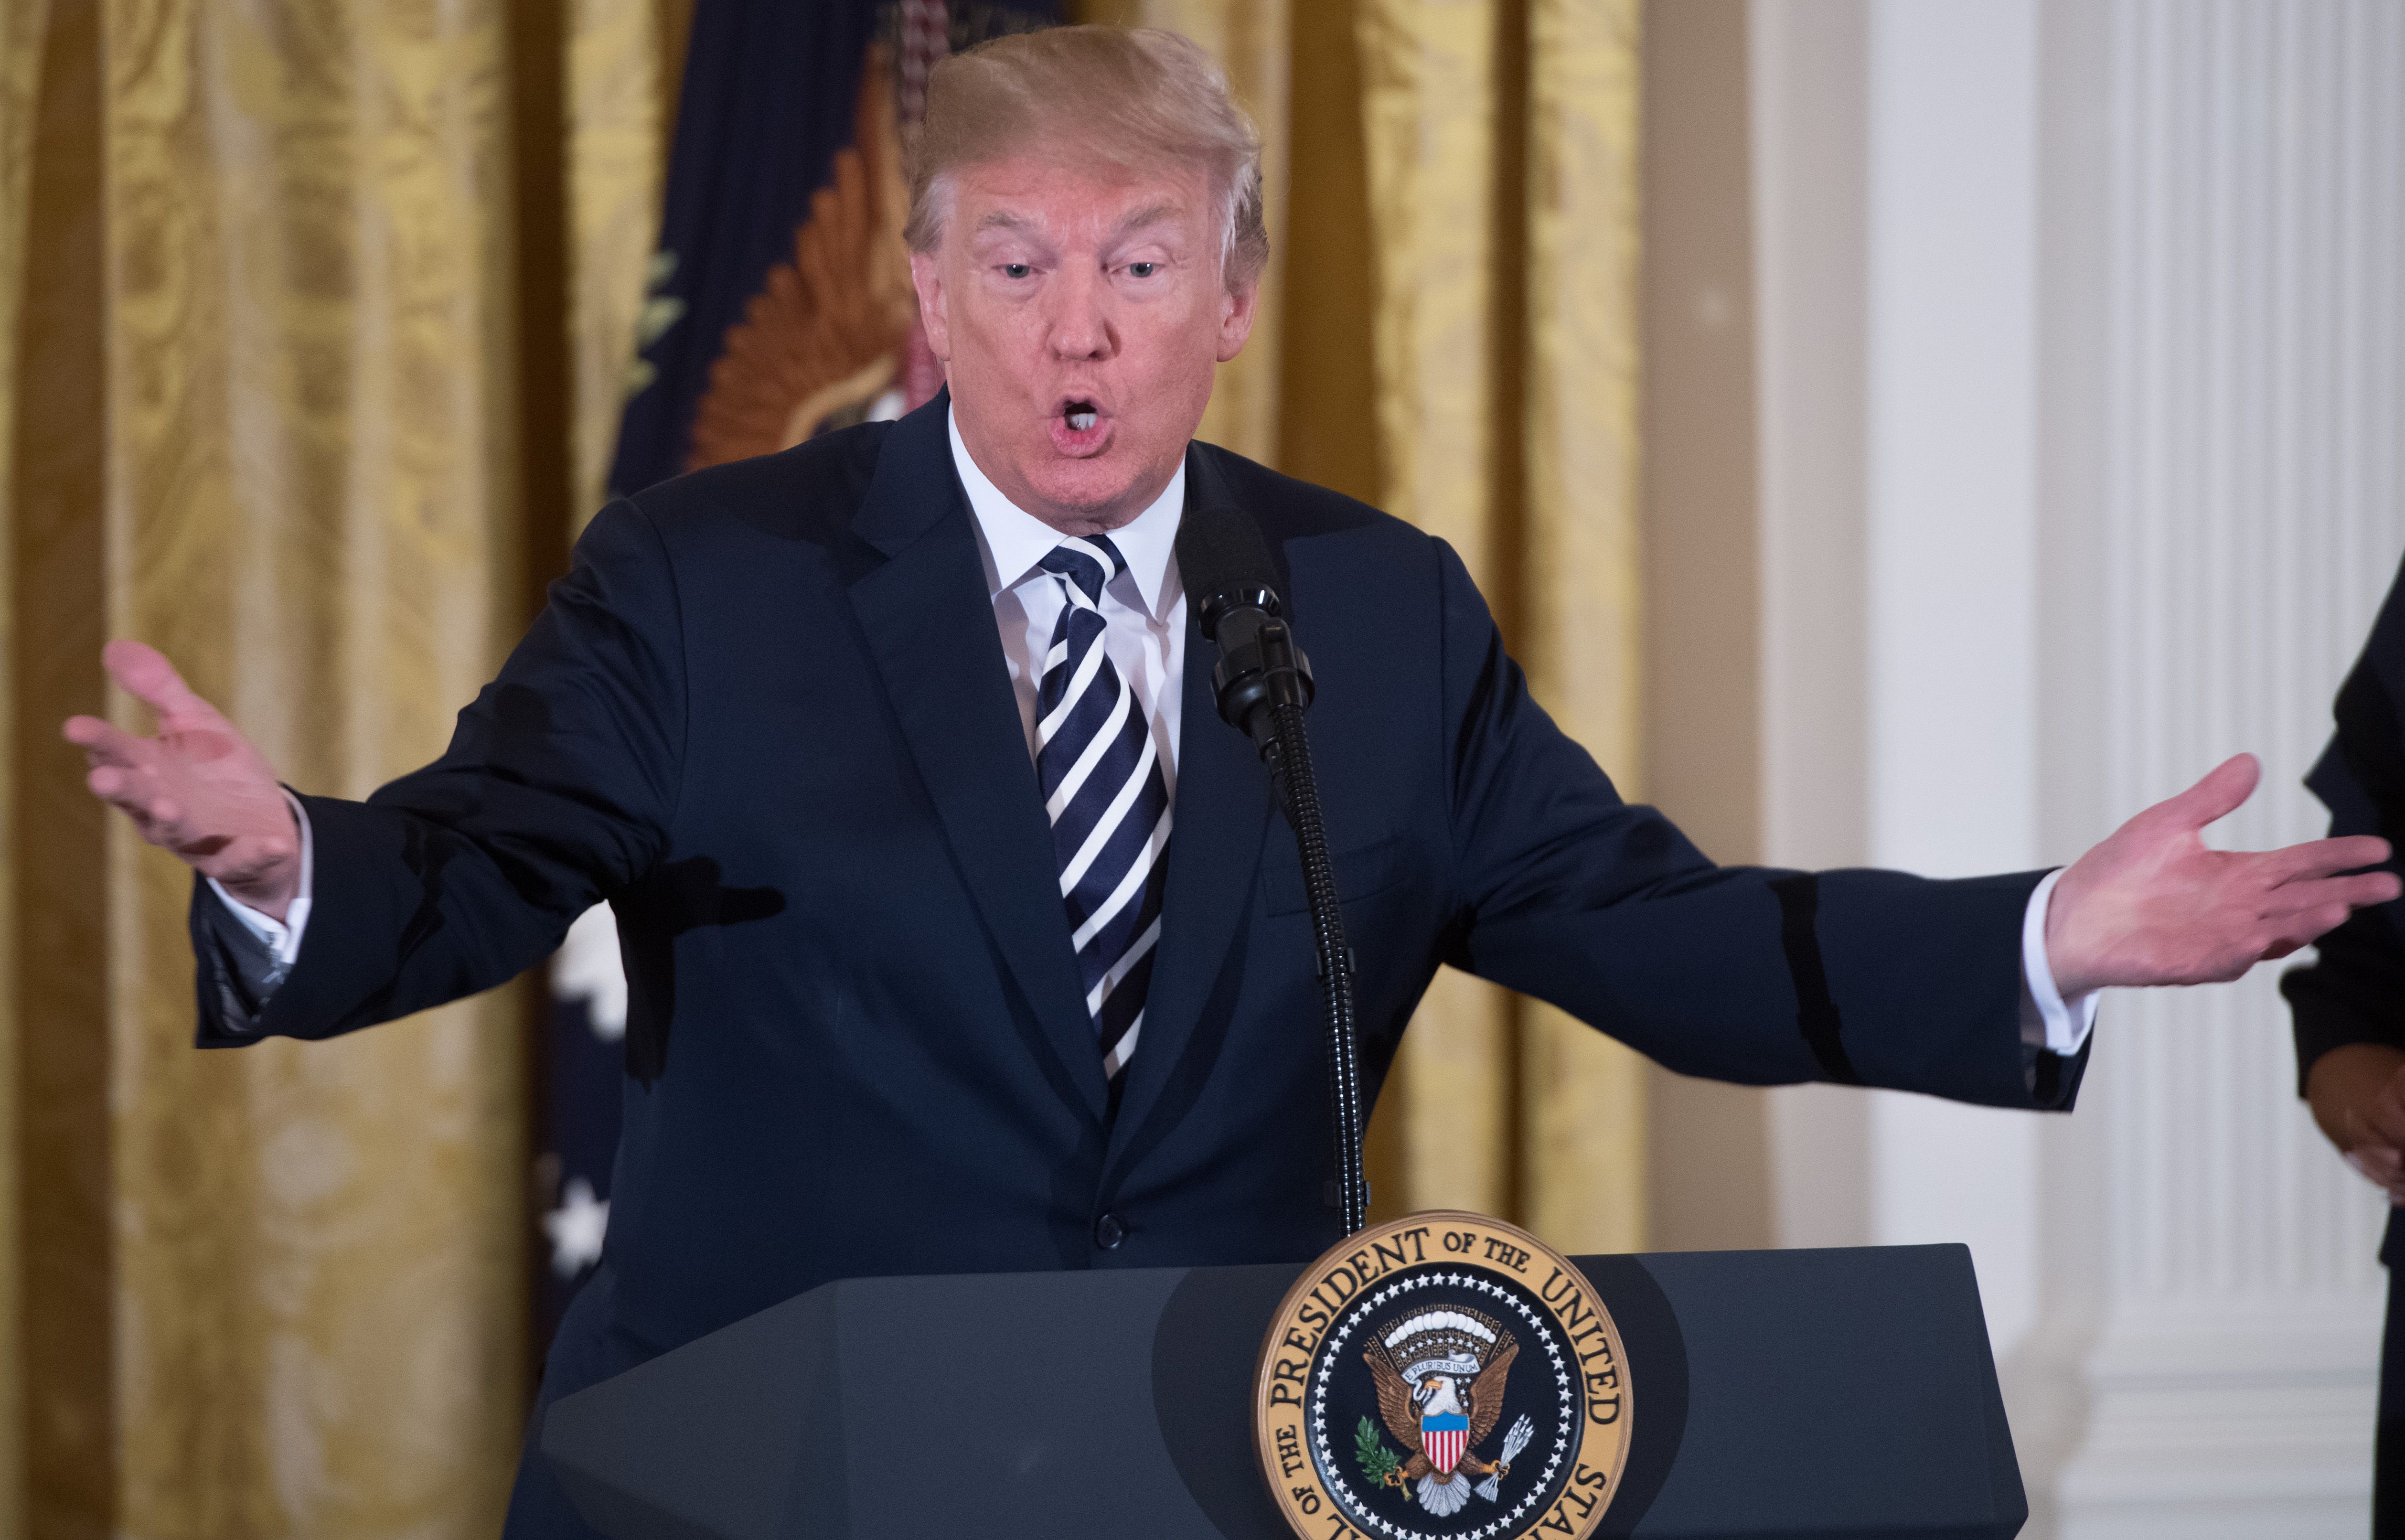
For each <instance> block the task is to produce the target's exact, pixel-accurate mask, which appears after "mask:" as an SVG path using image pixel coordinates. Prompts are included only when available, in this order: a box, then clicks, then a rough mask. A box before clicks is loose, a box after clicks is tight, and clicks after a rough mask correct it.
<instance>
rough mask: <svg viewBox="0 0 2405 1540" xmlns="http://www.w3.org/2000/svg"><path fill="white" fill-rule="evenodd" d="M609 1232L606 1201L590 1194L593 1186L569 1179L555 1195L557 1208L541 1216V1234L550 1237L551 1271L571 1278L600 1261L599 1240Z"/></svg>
mask: <svg viewBox="0 0 2405 1540" xmlns="http://www.w3.org/2000/svg"><path fill="white" fill-rule="evenodd" d="M609 1230H610V1200H609V1199H608V1198H597V1197H595V1196H594V1195H593V1184H592V1183H591V1182H589V1181H586V1180H584V1178H583V1177H570V1178H569V1179H568V1186H567V1187H566V1189H564V1190H563V1191H562V1192H561V1193H560V1194H559V1207H558V1208H554V1209H553V1210H552V1211H551V1212H549V1213H547V1214H545V1215H543V1216H542V1233H543V1234H544V1235H547V1236H550V1237H551V1270H552V1271H553V1272H555V1273H557V1274H558V1275H559V1276H560V1277H561V1278H574V1277H575V1276H576V1275H577V1274H579V1273H581V1272H583V1271H584V1269H585V1268H587V1267H589V1266H591V1265H593V1264H595V1263H597V1262H598V1261H600V1260H601V1238H602V1236H605V1235H607V1234H608V1233H609Z"/></svg>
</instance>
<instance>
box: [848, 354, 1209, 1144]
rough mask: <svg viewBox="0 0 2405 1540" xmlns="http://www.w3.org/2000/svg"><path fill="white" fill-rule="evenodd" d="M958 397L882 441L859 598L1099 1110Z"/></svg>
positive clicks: (1020, 962)
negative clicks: (983, 548) (953, 412)
mask: <svg viewBox="0 0 2405 1540" xmlns="http://www.w3.org/2000/svg"><path fill="white" fill-rule="evenodd" d="M948 410H949V398H948V397H947V396H945V395H941V394H939V395H937V396H936V398H935V400H934V401H933V402H931V403H928V404H927V405H925V406H923V407H921V408H920V409H919V410H918V411H916V412H913V413H911V414H910V415H909V416H908V417H905V418H904V419H903V420H902V421H900V422H899V423H896V424H895V425H894V427H893V431H892V432H891V433H890V434H889V435H888V436H887V438H886V441H885V444H884V446H883V449H882V450H881V452H880V453H879V456H878V461H877V472H876V474H875V476H874V477H873V479H872V480H871V481H870V484H869V488H868V495H867V496H866V498H865V499H864V500H863V502H862V503H861V510H860V514H859V516H858V517H857V518H856V519H855V520H854V521H853V525H852V529H853V531H854V532H855V533H856V534H858V535H859V536H860V537H861V538H862V539H863V540H865V541H866V542H867V543H868V544H870V545H872V546H875V547H876V548H877V549H878V550H879V551H880V552H882V553H884V555H885V557H886V558H887V559H886V560H884V561H882V562H880V563H878V564H876V565H874V566H872V567H870V568H869V570H868V571H867V572H865V573H864V574H862V575H861V576H860V577H858V578H857V579H855V580H854V581H853V583H852V586H851V601H852V606H853V609H854V611H855V613H856V614H857V615H858V616H859V618H860V625H861V629H862V630H863V632H864V633H865V636H866V638H867V643H868V650H869V653H870V656H872V657H874V658H875V659H876V660H877V667H878V670H879V673H880V674H881V675H882V676H883V678H884V681H885V688H886V695H887V698H888V699H889V700H890V701H891V702H892V703H893V713H894V715H895V717H896V718H897V719H898V720H899V722H900V725H901V728H902V736H903V738H904V739H905V740H906V741H907V742H908V744H909V747H910V753H911V756H912V758H913V760H914V761H915V762H916V763H917V765H918V767H919V774H920V776H921V779H922V780H924V782H925V783H926V786H927V790H928V794H929V795H930V796H931V797H933V798H935V811H936V813H937V816H938V817H939V818H941V820H942V822H943V826H944V832H945V835H946V837H947V839H948V840H949V842H950V845H951V848H952V854H953V856H954V857H955V858H956V859H957V860H958V861H959V863H960V869H961V875H962V878H963V881H964V882H965V883H967V885H968V888H969V891H970V893H971V895H972V896H973V897H974V898H975V899H976V902H977V909H978V911H979V912H981V913H982V914H983V915H984V916H985V922H986V925H987V926H988V928H989V929H990V930H991V931H992V934H993V937H994V940H995V941H996V942H997V944H998V945H999V946H1000V948H1001V951H1002V954H1003V956H1004V958H1005V959H1006V962H1007V964H1008V966H1009V968H1010V971H1011V975H1012V977H1013V978H1015V979H1016V980H1017V981H1018V982H1019V987H1020V990H1021V991H1023V992H1024V993H1025V995H1026V996H1027V999H1028V1001H1029V1003H1030V1004H1031V1006H1032V1007H1033V1008H1034V1011H1035V1014H1036V1016H1037V1017H1038V1018H1039V1019H1040V1020H1041V1021H1042V1023H1043V1024H1044V1028H1045V1032H1046V1034H1047V1036H1048V1038H1050V1039H1051V1040H1052V1042H1053V1044H1054V1047H1055V1048H1056V1049H1057V1050H1058V1052H1059V1053H1060V1055H1061V1059H1062V1065H1063V1067H1065V1068H1066V1070H1067V1071H1068V1073H1069V1075H1070V1077H1071V1078H1072V1080H1073V1081H1075V1082H1076V1086H1077V1088H1078V1090H1079V1092H1080V1093H1081V1094H1082V1095H1084V1097H1085V1099H1086V1102H1087V1105H1088V1109H1089V1110H1090V1112H1092V1113H1093V1114H1094V1115H1095V1116H1097V1117H1099V1116H1101V1115H1102V1113H1103V1111H1104V1107H1105V1095H1106V1093H1105V1087H1104V1081H1103V1063H1102V1051H1101V1049H1100V1048H1099V1047H1098V1046H1097V1045H1096V1043H1095V1041H1094V1029H1093V1024H1092V1021H1091V1018H1090V1017H1089V1016H1088V1014H1087V1012H1086V1000H1085V991H1084V990H1083V989H1082V988H1081V987H1080V985H1079V983H1078V978H1077V960H1076V954H1075V953H1074V952H1073V951H1072V950H1071V949H1070V946H1069V927H1068V921H1067V917H1066V915H1065V913H1064V912H1063V911H1062V904H1061V895H1060V891H1059V887H1058V883H1057V881H1056V879H1055V877H1054V875H1053V871H1054V855H1053V850H1052V835H1051V830H1050V828H1049V827H1048V826H1047V825H1046V823H1045V821H1044V803H1043V798H1041V797H1039V796H1038V795H1037V793H1036V786H1035V770H1034V765H1033V764H1032V763H1031V762H1030V761H1029V759H1028V756H1027V739H1026V736H1025V733H1024V730H1023V728H1021V726H1020V720H1019V711H1018V706H1017V703H1016V701H1015V700H1014V699H1012V696H1011V686H1010V672H1009V669H1008V667H1007V665H1006V664H1005V662H1004V661H1003V656H1002V642H1001V637H1000V634H999V633H998V632H997V631H996V630H995V629H994V620H993V605H992V597H991V595H989V594H988V592H987V590H986V578H985V566H984V563H983V561H982V560H981V559H980V558H979V557H978V555H977V533H976V530H975V527H974V525H973V523H972V522H971V519H972V516H971V515H970V513H969V508H968V501H967V498H966V497H965V495H964V494H963V493H962V491H961V489H960V483H959V480H958V478H957V477H956V475H955V474H954V472H953V469H952V464H951V445H950V443H949V432H948V431H947V428H946V417H945V414H946V412H947V411H948ZM1181 799H1182V793H1181ZM1180 832H1182V830H1181V831H1180ZM1173 844H1174V841H1173ZM1171 891H1172V893H1173V895H1174V892H1175V888H1174V879H1173V886H1172V889H1171ZM1164 928H1165V927H1164ZM1146 1020H1147V1030H1149V1017H1147V1019H1146ZM1142 1056H1143V1055H1142V1054H1140V1053H1139V1054H1138V1055H1137V1057H1138V1058H1141V1057H1142Z"/></svg>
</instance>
